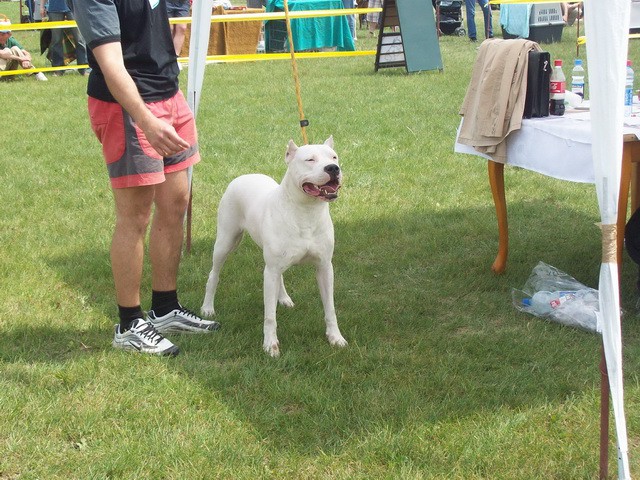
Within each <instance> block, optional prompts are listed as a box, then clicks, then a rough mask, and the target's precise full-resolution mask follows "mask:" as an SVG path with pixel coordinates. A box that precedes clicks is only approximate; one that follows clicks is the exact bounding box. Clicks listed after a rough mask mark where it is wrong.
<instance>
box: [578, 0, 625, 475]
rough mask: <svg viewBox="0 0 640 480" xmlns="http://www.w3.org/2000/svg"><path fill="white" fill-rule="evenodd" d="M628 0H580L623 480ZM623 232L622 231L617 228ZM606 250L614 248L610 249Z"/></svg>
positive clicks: (605, 332)
mask: <svg viewBox="0 0 640 480" xmlns="http://www.w3.org/2000/svg"><path fill="white" fill-rule="evenodd" d="M630 5H631V3H630V0H606V1H603V0H585V2H584V10H585V30H586V32H585V33H586V36H587V61H588V67H589V72H588V75H589V100H590V103H591V126H592V127H591V131H592V135H593V138H592V153H593V163H594V171H595V176H596V192H597V194H598V205H599V207H600V217H601V220H602V225H603V239H602V241H603V255H602V257H603V258H602V265H601V267H600V285H599V290H600V315H601V318H600V320H601V324H602V342H603V345H604V351H605V359H606V362H607V373H608V375H609V385H610V391H611V403H612V405H613V413H614V418H615V427H616V438H617V445H618V478H620V479H629V478H631V473H630V471H629V458H628V443H627V427H626V421H625V415H624V400H623V397H624V395H623V383H622V336H621V331H620V300H619V299H620V295H619V284H618V265H617V263H616V256H615V247H614V244H615V235H613V236H610V235H608V234H607V233H606V232H607V231H610V230H612V229H613V228H615V223H616V216H617V214H618V194H619V191H620V170H621V165H622V128H623V117H624V112H623V100H622V99H623V97H624V83H625V76H626V60H627V53H628V41H629V40H628V34H629V15H630ZM617 234H618V235H623V234H624V232H617ZM610 252H614V253H613V254H611V253H610Z"/></svg>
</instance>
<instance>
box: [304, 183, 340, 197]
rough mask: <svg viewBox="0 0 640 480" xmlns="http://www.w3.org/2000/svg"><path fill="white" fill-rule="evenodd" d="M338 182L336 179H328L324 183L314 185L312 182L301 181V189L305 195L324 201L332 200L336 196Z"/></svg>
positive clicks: (338, 186)
mask: <svg viewBox="0 0 640 480" xmlns="http://www.w3.org/2000/svg"><path fill="white" fill-rule="evenodd" d="M339 188H340V184H339V183H338V182H337V181H334V180H332V181H330V182H327V183H325V184H324V185H314V184H313V183H309V182H307V183H303V184H302V189H303V190H304V193H306V194H307V195H311V196H312V197H318V198H320V199H322V200H325V201H332V200H335V199H336V198H338V189H339Z"/></svg>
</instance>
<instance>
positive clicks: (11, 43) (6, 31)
mask: <svg viewBox="0 0 640 480" xmlns="http://www.w3.org/2000/svg"><path fill="white" fill-rule="evenodd" d="M33 68H36V67H34V66H33V64H32V63H31V54H30V53H29V52H27V51H26V50H25V49H24V48H22V45H20V43H18V41H17V40H16V39H15V38H13V37H12V36H11V22H10V21H9V20H5V19H0V71H5V70H19V69H23V70H30V69H33ZM35 77H36V80H40V81H47V77H45V75H44V73H42V72H38V73H36V74H35ZM0 78H2V77H0Z"/></svg>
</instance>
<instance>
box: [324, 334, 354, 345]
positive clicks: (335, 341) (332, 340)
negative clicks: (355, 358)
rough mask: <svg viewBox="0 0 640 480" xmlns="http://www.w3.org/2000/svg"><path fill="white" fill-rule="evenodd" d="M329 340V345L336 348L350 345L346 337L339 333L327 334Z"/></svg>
mask: <svg viewBox="0 0 640 480" xmlns="http://www.w3.org/2000/svg"><path fill="white" fill-rule="evenodd" d="M327 340H329V344H330V345H332V346H334V347H340V348H342V347H346V346H347V345H349V344H348V343H347V341H346V340H345V339H344V337H343V336H342V335H340V334H339V333H338V334H337V335H336V334H329V333H327Z"/></svg>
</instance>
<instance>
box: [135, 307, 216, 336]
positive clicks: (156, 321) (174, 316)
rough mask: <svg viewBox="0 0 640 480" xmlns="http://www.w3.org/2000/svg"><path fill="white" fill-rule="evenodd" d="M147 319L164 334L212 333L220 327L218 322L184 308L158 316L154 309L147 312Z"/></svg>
mask: <svg viewBox="0 0 640 480" xmlns="http://www.w3.org/2000/svg"><path fill="white" fill-rule="evenodd" d="M147 320H148V321H149V322H150V323H151V324H152V325H153V326H154V327H155V328H156V329H157V330H158V332H161V333H163V334H166V333H210V332H213V331H215V330H218V329H219V328H220V324H219V323H218V322H214V321H211V320H203V319H202V318H200V317H199V316H197V315H196V314H195V313H193V312H191V311H190V310H187V309H186V308H183V307H182V306H181V307H180V308H177V309H175V310H172V311H171V312H169V313H167V314H166V315H163V316H162V317H156V314H155V312H154V311H153V310H149V311H148V312H147Z"/></svg>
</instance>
